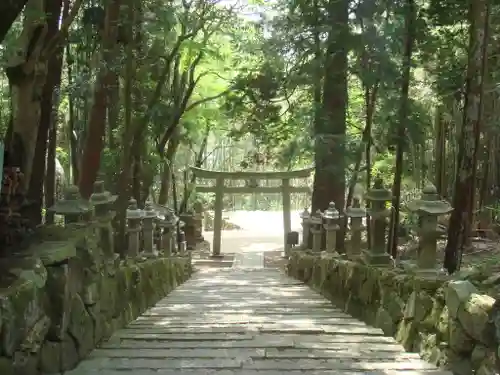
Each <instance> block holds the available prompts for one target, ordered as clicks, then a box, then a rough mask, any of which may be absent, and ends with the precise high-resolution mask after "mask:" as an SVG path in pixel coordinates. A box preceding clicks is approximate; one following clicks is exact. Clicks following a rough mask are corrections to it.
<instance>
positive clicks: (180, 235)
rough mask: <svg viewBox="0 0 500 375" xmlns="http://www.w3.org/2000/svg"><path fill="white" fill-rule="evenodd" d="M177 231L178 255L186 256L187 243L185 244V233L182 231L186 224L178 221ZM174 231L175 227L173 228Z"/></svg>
mask: <svg viewBox="0 0 500 375" xmlns="http://www.w3.org/2000/svg"><path fill="white" fill-rule="evenodd" d="M178 225H179V229H178V231H177V237H174V238H177V243H178V246H179V254H180V255H185V254H186V249H187V243H186V232H185V231H184V229H185V227H186V223H184V222H183V221H182V220H179V224H178ZM174 231H175V227H174Z"/></svg>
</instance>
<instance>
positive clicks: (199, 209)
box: [193, 201, 205, 243]
mask: <svg viewBox="0 0 500 375" xmlns="http://www.w3.org/2000/svg"><path fill="white" fill-rule="evenodd" d="M193 209H194V224H195V233H194V234H195V239H196V242H197V243H201V242H203V241H205V238H204V237H203V218H204V212H203V203H201V202H199V201H198V202H195V203H194V205H193Z"/></svg>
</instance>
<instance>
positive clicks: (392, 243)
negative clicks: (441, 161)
mask: <svg viewBox="0 0 500 375" xmlns="http://www.w3.org/2000/svg"><path fill="white" fill-rule="evenodd" d="M406 6H407V9H406V17H405V21H406V38H405V51H404V55H403V72H402V75H401V76H402V77H401V99H400V100H401V103H400V105H399V116H398V117H399V119H398V120H399V124H398V130H397V144H396V167H395V170H394V182H393V185H392V207H393V209H392V215H391V221H390V225H389V239H388V244H387V252H388V253H389V254H391V255H392V257H393V258H394V259H396V257H397V251H398V233H399V230H398V229H399V209H400V202H401V179H402V176H403V170H404V169H403V154H404V149H405V148H406V143H407V141H406V122H407V120H408V112H409V104H410V100H409V97H408V93H409V89H410V79H411V59H412V55H413V44H414V39H415V15H416V9H415V7H416V5H415V2H414V0H407V5H406Z"/></svg>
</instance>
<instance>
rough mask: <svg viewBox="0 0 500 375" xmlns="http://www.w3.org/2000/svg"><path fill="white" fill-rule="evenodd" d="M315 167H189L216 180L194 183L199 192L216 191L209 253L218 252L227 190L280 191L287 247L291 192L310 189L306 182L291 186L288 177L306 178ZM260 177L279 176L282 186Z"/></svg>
mask: <svg viewBox="0 0 500 375" xmlns="http://www.w3.org/2000/svg"><path fill="white" fill-rule="evenodd" d="M313 170H314V167H309V168H305V169H300V170H296V171H285V172H253V171H252V172H250V171H245V172H220V171H209V170H206V169H201V168H196V167H191V171H192V172H193V173H194V175H195V176H196V177H197V178H204V179H211V180H215V181H216V182H215V185H212V186H204V185H196V186H195V189H196V191H197V192H199V193H215V213H214V237H213V244H212V256H214V257H218V256H220V255H221V234H222V233H221V231H222V209H223V201H222V198H223V196H224V194H225V193H229V194H253V193H281V194H282V196H283V227H284V232H285V233H284V237H283V243H284V246H285V249H286V246H287V243H286V236H287V233H289V232H290V231H291V230H292V224H291V217H290V216H291V204H290V194H291V193H310V192H311V189H310V188H309V187H307V186H291V185H290V180H291V179H294V178H307V177H309V176H310V175H311V172H312V171H313ZM225 180H244V181H246V182H247V186H225V184H224V181H225ZM260 180H281V186H259V181H260Z"/></svg>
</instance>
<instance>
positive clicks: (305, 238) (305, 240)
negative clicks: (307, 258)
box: [300, 208, 311, 249]
mask: <svg viewBox="0 0 500 375" xmlns="http://www.w3.org/2000/svg"><path fill="white" fill-rule="evenodd" d="M300 218H301V219H302V245H301V246H302V248H303V249H307V248H308V246H309V234H310V230H311V228H310V222H309V221H310V219H311V215H310V214H309V211H308V210H307V208H304V211H302V212H301V213H300Z"/></svg>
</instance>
